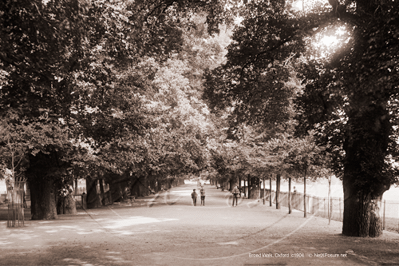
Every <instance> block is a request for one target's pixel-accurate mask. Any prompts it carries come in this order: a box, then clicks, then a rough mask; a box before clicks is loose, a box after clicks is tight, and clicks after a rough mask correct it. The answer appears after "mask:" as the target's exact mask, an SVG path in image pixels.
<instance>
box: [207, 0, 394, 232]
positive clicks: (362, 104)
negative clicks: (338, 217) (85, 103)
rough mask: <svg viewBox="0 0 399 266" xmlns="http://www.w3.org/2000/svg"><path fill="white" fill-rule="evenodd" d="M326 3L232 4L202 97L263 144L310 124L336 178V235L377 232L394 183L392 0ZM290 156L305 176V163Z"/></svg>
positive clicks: (302, 131) (236, 133) (235, 128)
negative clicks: (234, 17) (223, 51)
mask: <svg viewBox="0 0 399 266" xmlns="http://www.w3.org/2000/svg"><path fill="white" fill-rule="evenodd" d="M329 2H330V4H328V3H324V2H321V1H306V2H305V1H303V2H302V5H298V3H297V1H285V0H281V1H278V0H277V1H247V2H246V3H245V4H244V5H242V6H241V7H238V10H239V11H238V12H239V14H240V16H241V18H242V21H241V24H240V25H239V26H238V27H237V28H236V30H235V31H234V34H233V36H232V39H233V41H232V43H231V44H230V46H229V47H228V54H227V62H225V63H224V64H223V65H222V66H220V67H218V68H216V69H215V70H213V71H210V72H208V74H207V82H206V90H205V99H207V101H208V102H209V104H210V107H211V108H212V110H213V111H214V112H216V113H217V112H220V111H221V110H226V108H230V110H232V111H231V115H230V122H231V123H230V128H231V129H232V130H231V133H233V134H232V136H231V137H232V138H234V139H236V140H242V132H241V131H240V130H239V129H240V127H241V126H242V125H250V126H252V127H254V128H256V129H257V130H258V129H259V134H258V136H259V137H258V138H259V139H260V140H261V141H262V142H264V143H267V142H269V141H273V139H277V140H278V141H284V139H283V140H282V136H284V135H285V134H288V135H290V136H291V139H293V140H294V139H295V138H296V137H298V138H299V139H305V138H306V137H307V136H309V135H308V134H309V132H313V136H314V137H315V138H316V141H317V144H318V145H321V146H322V147H323V149H324V151H325V152H324V153H325V154H326V155H327V157H325V159H323V160H324V161H325V164H324V165H325V167H326V168H327V169H329V170H332V171H334V172H335V174H336V175H337V176H340V177H341V178H342V179H343V188H344V198H345V199H344V216H343V217H344V220H343V234H345V235H349V236H378V235H380V234H381V233H382V226H381V219H380V218H379V207H378V206H379V202H380V200H381V198H382V195H383V193H384V192H385V191H386V190H387V189H389V187H390V186H391V185H392V184H394V183H396V182H397V181H398V167H397V164H395V163H394V162H395V161H398V143H399V140H398V129H399V127H398V118H399V116H398V114H399V110H398V104H397V103H398V97H399V94H398V92H399V87H398V85H399V84H398V77H399V75H398V74H399V68H398V56H397V55H398V52H399V45H398V44H399V43H398V38H397V36H398V34H399V31H398V27H397V25H399V21H398V18H399V16H398V10H399V9H398V3H397V2H395V1H363V0H349V1H345V3H341V2H340V1H329ZM299 6H300V8H298V7H299ZM331 7H332V8H331ZM326 37H327V38H335V39H336V43H338V44H339V45H335V46H334V45H332V44H331V43H330V44H329V46H326V45H323V43H322V41H323V39H324V38H326ZM295 80H299V83H300V84H301V86H292V85H293V84H296V82H295ZM307 146H308V145H307ZM308 147H309V148H311V147H312V145H310V146H308ZM304 150H305V149H304ZM288 151H289V149H287V150H286V152H288ZM298 155H299V154H298ZM297 158H298V159H299V160H302V159H304V158H306V157H302V156H300V155H299V156H298V157H297ZM328 158H331V159H328ZM289 160H290V161H291V162H292V163H293V165H297V166H298V168H297V170H298V172H302V173H304V175H306V174H307V172H306V171H307V170H306V169H307V163H304V164H302V163H301V164H299V165H298V164H297V163H298V162H299V161H297V159H296V158H295V156H294V158H293V160H291V159H289ZM305 160H307V159H305ZM323 160H322V161H323ZM280 162H281V160H280ZM265 165H267V164H265V163H264V162H262V166H265Z"/></svg>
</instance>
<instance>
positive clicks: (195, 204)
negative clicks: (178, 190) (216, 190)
mask: <svg viewBox="0 0 399 266" xmlns="http://www.w3.org/2000/svg"><path fill="white" fill-rule="evenodd" d="M197 197H198V194H197V192H195V189H193V193H191V198H192V199H193V205H194V206H197Z"/></svg>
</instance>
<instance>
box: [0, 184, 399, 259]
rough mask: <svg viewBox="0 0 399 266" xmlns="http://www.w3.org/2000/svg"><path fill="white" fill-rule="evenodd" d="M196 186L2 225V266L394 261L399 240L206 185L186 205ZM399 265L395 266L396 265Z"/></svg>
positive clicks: (397, 254)
mask: <svg viewBox="0 0 399 266" xmlns="http://www.w3.org/2000/svg"><path fill="white" fill-rule="evenodd" d="M193 188H196V187H195V186H194V185H184V186H181V187H177V188H173V189H171V190H170V191H169V192H168V193H164V194H162V195H159V196H158V197H157V198H156V199H151V198H144V199H139V200H137V201H136V203H135V204H133V206H130V207H127V206H117V205H113V206H112V207H108V208H101V209H93V210H88V211H87V212H84V211H80V212H79V214H78V215H76V216H67V215H64V216H60V218H59V219H58V220H54V221H27V223H26V227H24V228H19V229H18V228H13V229H8V228H6V225H5V222H0V265H277V264H278V265H380V264H382V263H391V264H389V265H395V264H394V263H398V262H399V235H396V234H392V233H385V234H384V236H383V237H381V238H378V239H370V238H366V239H363V238H348V237H343V236H342V235H340V232H341V227H342V224H341V223H339V222H335V221H332V223H331V224H330V225H328V221H327V220H325V219H322V218H317V217H309V218H307V219H305V218H303V213H301V212H294V213H292V214H290V215H288V214H287V210H286V209H285V208H284V209H281V210H276V209H275V208H274V207H269V206H267V205H266V206H265V205H262V203H261V202H257V201H252V200H241V202H240V203H239V206H238V207H231V201H232V199H231V197H230V194H229V193H228V192H222V191H220V190H217V189H216V188H214V187H211V186H209V185H207V186H205V189H206V194H207V196H206V202H205V203H206V206H199V204H197V206H196V207H194V206H192V204H191V199H190V193H191V191H192V189H193ZM397 265H399V264H397Z"/></svg>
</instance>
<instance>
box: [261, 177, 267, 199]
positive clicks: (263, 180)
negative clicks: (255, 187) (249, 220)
mask: <svg viewBox="0 0 399 266" xmlns="http://www.w3.org/2000/svg"><path fill="white" fill-rule="evenodd" d="M262 184H263V205H265V204H266V183H265V178H263V179H262Z"/></svg>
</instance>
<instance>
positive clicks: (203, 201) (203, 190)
mask: <svg viewBox="0 0 399 266" xmlns="http://www.w3.org/2000/svg"><path fill="white" fill-rule="evenodd" d="M200 194H201V206H205V189H204V187H201V189H200Z"/></svg>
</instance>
